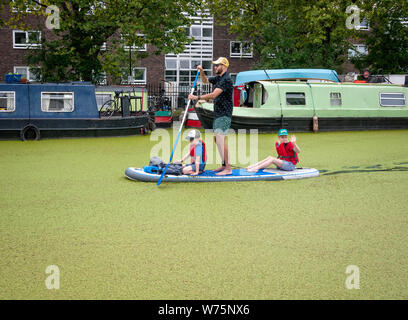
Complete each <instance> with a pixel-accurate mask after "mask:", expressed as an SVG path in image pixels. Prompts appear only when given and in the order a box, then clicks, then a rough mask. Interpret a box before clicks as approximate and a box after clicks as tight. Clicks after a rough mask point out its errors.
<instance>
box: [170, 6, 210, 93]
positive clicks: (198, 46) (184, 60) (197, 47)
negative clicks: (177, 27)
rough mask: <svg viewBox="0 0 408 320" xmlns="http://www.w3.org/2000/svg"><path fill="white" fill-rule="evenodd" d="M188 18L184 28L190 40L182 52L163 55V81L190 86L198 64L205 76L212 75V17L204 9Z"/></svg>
mask: <svg viewBox="0 0 408 320" xmlns="http://www.w3.org/2000/svg"><path fill="white" fill-rule="evenodd" d="M186 16H187V14H186ZM188 18H189V19H190V21H191V26H190V27H186V28H185V30H186V35H187V36H189V37H191V38H192V42H191V43H188V44H186V45H185V49H184V51H183V52H182V53H180V54H177V55H176V54H174V53H169V54H166V57H165V63H166V70H165V81H169V82H176V83H177V84H178V85H181V86H190V85H191V84H192V83H193V82H194V80H195V76H196V74H197V66H198V65H202V66H203V69H204V70H205V73H206V74H207V76H211V75H212V64H211V62H212V60H213V24H214V23H213V17H212V16H211V15H210V14H209V11H208V10H205V11H204V12H197V15H196V16H188Z"/></svg>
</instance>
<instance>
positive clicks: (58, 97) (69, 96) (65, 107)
mask: <svg viewBox="0 0 408 320" xmlns="http://www.w3.org/2000/svg"><path fill="white" fill-rule="evenodd" d="M41 110H42V111H43V112H72V111H74V93H73V92H41Z"/></svg>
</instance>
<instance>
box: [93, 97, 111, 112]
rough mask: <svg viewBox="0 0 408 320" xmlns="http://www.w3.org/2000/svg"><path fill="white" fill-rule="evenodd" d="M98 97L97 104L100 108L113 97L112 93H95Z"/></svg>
mask: <svg viewBox="0 0 408 320" xmlns="http://www.w3.org/2000/svg"><path fill="white" fill-rule="evenodd" d="M95 97H96V105H97V106H98V110H100V109H101V108H102V106H103V104H104V103H105V102H106V101H108V100H111V99H112V94H111V93H95Z"/></svg>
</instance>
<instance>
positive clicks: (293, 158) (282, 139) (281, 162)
mask: <svg viewBox="0 0 408 320" xmlns="http://www.w3.org/2000/svg"><path fill="white" fill-rule="evenodd" d="M278 139H279V141H277V142H276V143H275V147H276V152H277V153H278V158H274V157H272V156H269V157H267V158H266V159H264V160H262V161H260V162H258V163H255V164H253V165H251V166H249V167H247V168H246V170H247V171H248V172H256V171H258V170H260V169H264V168H267V167H269V166H270V165H271V164H274V165H275V166H276V167H277V168H278V169H280V170H285V171H293V170H295V168H296V164H297V163H298V162H299V159H298V156H297V154H298V153H300V148H299V147H298V145H297V144H296V137H295V136H292V137H291V138H290V141H288V130H286V129H280V130H279V132H278Z"/></svg>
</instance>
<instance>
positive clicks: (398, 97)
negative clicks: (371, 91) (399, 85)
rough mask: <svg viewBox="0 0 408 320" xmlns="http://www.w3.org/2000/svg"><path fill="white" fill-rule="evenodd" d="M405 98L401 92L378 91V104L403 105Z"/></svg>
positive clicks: (385, 105) (388, 105)
mask: <svg viewBox="0 0 408 320" xmlns="http://www.w3.org/2000/svg"><path fill="white" fill-rule="evenodd" d="M405 105H406V100H405V94H403V93H380V106H382V107H405Z"/></svg>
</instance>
